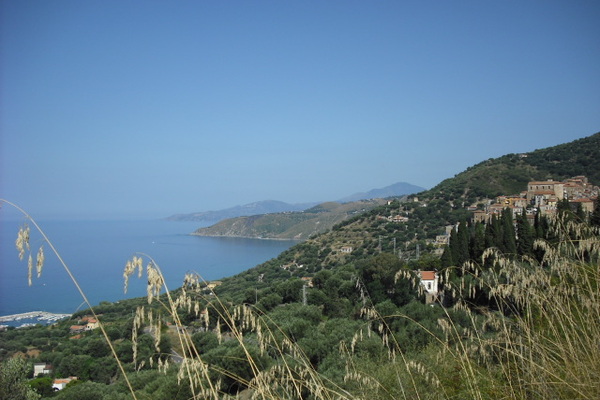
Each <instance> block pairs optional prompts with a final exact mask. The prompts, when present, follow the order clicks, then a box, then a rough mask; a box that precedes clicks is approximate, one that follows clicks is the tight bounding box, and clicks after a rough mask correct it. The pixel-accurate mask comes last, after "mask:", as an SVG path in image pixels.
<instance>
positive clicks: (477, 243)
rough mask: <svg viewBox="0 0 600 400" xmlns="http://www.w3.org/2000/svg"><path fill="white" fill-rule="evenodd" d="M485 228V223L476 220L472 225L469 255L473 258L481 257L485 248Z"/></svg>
mask: <svg viewBox="0 0 600 400" xmlns="http://www.w3.org/2000/svg"><path fill="white" fill-rule="evenodd" d="M485 229H486V227H485V225H484V224H482V223H481V222H477V223H476V224H474V225H473V226H472V229H471V241H470V244H469V255H470V257H471V259H473V260H476V259H478V258H479V257H481V255H482V254H483V251H484V250H485Z"/></svg>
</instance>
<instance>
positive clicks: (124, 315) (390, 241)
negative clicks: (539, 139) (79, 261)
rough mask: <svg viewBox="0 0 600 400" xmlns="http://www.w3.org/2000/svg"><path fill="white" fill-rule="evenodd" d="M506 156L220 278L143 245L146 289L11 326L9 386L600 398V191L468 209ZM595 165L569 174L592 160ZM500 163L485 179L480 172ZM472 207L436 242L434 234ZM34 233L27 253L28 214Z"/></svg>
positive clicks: (3, 343)
mask: <svg viewBox="0 0 600 400" xmlns="http://www.w3.org/2000/svg"><path fill="white" fill-rule="evenodd" d="M598 137H599V136H598V135H594V136H592V137H591V138H588V139H589V140H583V141H582V142H580V143H578V146H583V145H585V146H589V144H590V143H589V141H590V140H597V139H598ZM578 142H579V141H578ZM564 146H567V147H566V149H568V150H569V149H570V150H569V151H567V150H565V151H564V154H567V155H568V154H571V153H570V151H571V150H573V149H575V148H574V147H572V146H571V144H569V145H564ZM559 147H560V146H559ZM556 151H558V153H559V154H561V152H560V149H559V150H553V151H551V152H549V153H547V150H539V151H536V152H533V153H530V154H529V156H528V157H527V160H528V161H527V162H529V161H530V160H532V159H535V157H537V156H538V152H542V153H541V154H546V153H547V154H555V153H556ZM573 151H575V150H573ZM594 151H595V152H596V153H595V154H597V152H599V151H600V146H597V147H595V148H594ZM511 157H512V158H511ZM540 157H541V156H540ZM504 159H505V158H500V159H498V160H504ZM596 159H597V158H596ZM508 160H513V161H516V162H517V163H516V164H515V165H517V166H519V168H520V166H522V164H521V161H522V160H523V158H521V157H518V156H507V157H506V160H505V161H508ZM519 160H521V161H519ZM552 160H554V159H552ZM577 160H579V159H578V158H573V159H571V161H570V162H571V163H577V162H578V161H577ZM585 160H587V158H586V159H585ZM505 161H497V160H496V161H490V162H486V163H483V164H482V165H480V166H476V167H473V168H472V169H470V170H469V171H465V173H463V174H465V175H464V176H463V177H462V178H461V179H456V181H452V180H448V181H444V182H442V184H440V185H439V186H438V187H437V188H434V189H432V190H430V191H427V192H423V193H421V194H419V195H418V197H419V201H418V202H417V201H399V200H398V199H396V200H393V201H390V203H389V204H385V205H380V206H378V207H375V208H373V209H372V210H370V211H366V212H364V213H361V214H357V215H354V216H350V217H349V218H347V219H345V220H343V221H341V222H339V223H338V224H337V225H336V226H335V227H334V228H332V230H331V231H328V232H325V233H321V234H318V235H315V236H313V237H312V238H310V239H309V240H306V241H304V242H302V243H299V244H298V245H296V246H294V247H292V248H290V249H288V250H287V251H285V252H283V253H282V254H281V255H280V256H279V257H277V258H276V259H273V260H270V261H268V262H266V263H264V264H262V265H259V266H257V267H255V268H252V269H250V270H248V271H245V272H243V273H241V274H239V275H237V276H235V277H231V278H228V279H225V280H223V282H222V285H220V286H217V287H216V288H214V290H213V289H209V286H208V285H207V284H206V282H203V281H202V280H201V279H200V278H199V277H198V276H195V275H187V276H186V277H185V283H184V285H183V286H182V287H181V288H179V289H177V290H175V291H172V292H167V291H166V289H165V288H164V282H163V280H162V276H161V274H160V269H159V268H158V266H157V265H156V264H155V263H154V261H153V260H151V259H142V258H139V257H134V259H133V260H131V261H130V262H128V263H127V266H126V271H125V275H126V276H127V279H129V276H130V275H133V274H136V273H137V272H138V271H140V270H142V267H143V265H142V264H146V268H145V270H146V276H145V277H144V279H146V280H147V281H148V298H144V299H132V300H127V301H123V302H119V303H116V304H109V303H102V304H101V305H99V306H97V307H94V310H93V311H91V310H86V311H83V312H81V313H79V314H78V315H74V316H73V318H72V320H71V321H63V322H60V323H58V324H56V325H54V326H51V327H42V326H38V327H33V328H27V329H19V330H15V329H9V330H7V331H6V332H1V333H0V361H1V362H2V368H0V378H1V379H2V382H3V384H2V385H1V386H0V390H1V388H2V387H4V385H5V384H4V382H7V383H6V385H11V386H7V387H14V388H15V389H14V393H17V391H18V390H21V391H23V392H22V393H24V394H23V396H33V397H23V396H22V397H20V398H36V393H37V395H40V396H43V398H49V397H54V398H56V399H79V398H86V399H166V398H168V399H208V398H210V399H224V398H239V399H242V398H261V399H284V398H285V399H289V398H294V399H356V398H369V399H376V400H379V399H382V400H383V399H390V400H391V399H415V398H427V399H497V398H506V399H515V400H521V399H540V400H541V399H550V398H551V399H597V398H598V397H600V381H599V380H598V376H600V363H598V360H599V359H600V348H599V347H598V343H599V341H600V294H599V292H598V288H599V287H600V270H599V265H600V236H599V235H600V228H599V227H598V225H599V224H598V218H597V216H598V214H599V211H598V204H596V208H595V210H594V212H593V213H591V214H590V215H589V216H588V215H585V214H582V213H581V210H577V209H575V210H572V209H571V208H569V207H567V206H566V205H561V206H560V207H559V209H560V212H559V214H558V216H557V217H556V218H541V217H539V216H538V217H537V218H536V220H535V222H534V223H533V224H530V223H529V222H528V220H527V219H525V218H521V217H518V218H517V219H516V220H515V221H513V220H512V218H513V217H512V213H508V212H505V213H502V215H501V216H500V217H499V218H496V219H492V221H490V222H489V223H488V224H487V225H484V224H481V223H470V222H469V221H468V218H467V217H468V214H467V212H466V210H465V205H471V204H473V203H471V200H473V199H474V200H475V202H477V201H479V200H481V199H483V198H489V197H491V196H493V195H494V194H495V193H497V192H498V191H500V190H502V194H506V193H507V192H506V191H504V190H505V189H506V188H507V187H512V185H513V184H512V183H510V182H509V180H510V179H505V176H507V175H508V176H510V173H511V169H510V168H509V167H508V165H509V164H510V163H507V162H505ZM555 161H556V160H554V161H553V162H552V165H554V164H555ZM490 165H498V166H499V167H498V168H496V169H493V168H489V167H490ZM589 165H592V166H593V165H595V164H589ZM589 165H588V166H589ZM579 167H580V168H579V169H577V170H576V172H575V173H569V174H568V175H569V176H570V175H579V174H582V175H588V176H590V177H592V176H593V173H590V171H589V170H587V169H586V168H585V166H583V165H579ZM536 169H537V171H538V172H539V171H541V170H542V169H541V167H537V166H534V165H531V171H534V170H536ZM498 170H502V171H504V173H503V174H500V175H498V176H496V175H494V174H495V173H496V172H497V171H498ZM526 170H527V171H529V169H526ZM482 171H484V172H482ZM485 171H487V172H485ZM486 173H488V174H489V175H488V178H487V179H483V178H481V179H482V181H485V182H486V185H487V186H486V187H484V188H481V187H479V188H472V187H470V186H469V185H471V184H472V182H474V181H473V179H475V177H478V176H482V177H485V176H486V175H485V174H486ZM520 173H521V172H515V174H517V175H518V174H520ZM517 175H515V176H517ZM469 176H470V177H471V178H469V179H466V178H465V177H469ZM463 178H464V179H463ZM541 178H544V177H540V176H535V177H533V179H541ZM557 178H559V177H557ZM478 179H479V178H478ZM519 179H525V177H522V178H519ZM527 180H529V178H527ZM465 182H467V183H465ZM463 185H464V186H463ZM514 187H515V188H517V189H518V190H517V191H520V190H522V189H523V186H518V185H517V184H514ZM475 192H476V194H474V195H472V193H475ZM471 196H475V197H474V198H471ZM329 207H330V206H329V205H321V206H320V207H319V208H318V209H315V210H314V213H327V212H329V211H328V210H329ZM401 217H402V218H401ZM405 218H408V219H405ZM456 224H458V227H457V229H453V230H452V231H451V236H450V242H449V245H448V246H447V247H446V248H445V250H444V252H443V255H442V256H441V257H438V256H436V255H434V254H433V250H434V247H433V246H432V245H431V244H430V242H428V241H426V239H432V238H435V236H436V235H438V234H440V233H442V232H443V229H444V226H445V225H452V226H456ZM19 243H20V248H19V250H20V251H23V254H27V252H29V251H30V249H29V231H28V230H22V231H20V232H19ZM42 258H43V257H42ZM42 263H43V262H42ZM65 267H66V266H65ZM31 268H32V267H31ZM40 268H41V267H40ZM432 269H436V270H437V271H438V275H439V278H440V286H441V291H440V293H439V295H438V297H437V299H436V301H434V302H433V303H431V304H426V299H425V295H424V293H423V288H422V286H421V285H420V284H419V278H420V275H419V270H432ZM132 279H133V278H132ZM87 314H93V315H95V316H96V317H97V318H98V319H99V321H100V322H101V326H102V328H101V329H96V330H92V331H88V332H84V333H82V334H81V336H80V337H74V335H73V334H72V332H70V329H69V328H70V326H71V325H73V324H76V323H77V322H78V320H79V319H80V318H81V317H83V316H84V315H87ZM175 353H176V354H175ZM20 356H22V357H25V358H27V363H29V365H30V364H31V363H32V362H38V361H39V362H48V363H51V364H52V365H53V366H54V372H53V376H52V378H54V377H66V376H71V375H76V376H78V378H79V379H78V380H77V381H74V382H72V383H71V384H69V385H70V386H69V387H67V388H66V389H63V390H61V391H60V392H58V393H54V392H50V391H48V379H46V378H45V377H33V376H32V371H31V369H30V368H28V367H25V365H26V364H24V363H22V362H21V361H14V360H18V357H20ZM19 363H20V364H19ZM26 382H27V383H28V384H27V383H26ZM11 393H12V392H11ZM19 393H21V392H19ZM27 393H29V394H27ZM3 395H4V394H3ZM2 398H4V397H2ZM7 398H10V397H7Z"/></svg>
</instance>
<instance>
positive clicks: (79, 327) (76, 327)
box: [69, 325, 87, 333]
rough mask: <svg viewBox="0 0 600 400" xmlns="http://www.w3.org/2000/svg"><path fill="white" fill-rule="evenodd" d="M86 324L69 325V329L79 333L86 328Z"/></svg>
mask: <svg viewBox="0 0 600 400" xmlns="http://www.w3.org/2000/svg"><path fill="white" fill-rule="evenodd" d="M86 327H87V325H71V327H70V328H69V330H70V331H71V333H80V332H84V331H85V330H86Z"/></svg>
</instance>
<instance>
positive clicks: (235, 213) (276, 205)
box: [167, 200, 319, 222]
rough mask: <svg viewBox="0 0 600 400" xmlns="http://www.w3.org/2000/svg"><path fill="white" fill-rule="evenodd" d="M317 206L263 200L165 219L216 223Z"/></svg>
mask: <svg viewBox="0 0 600 400" xmlns="http://www.w3.org/2000/svg"><path fill="white" fill-rule="evenodd" d="M317 204H319V203H318V202H315V203H302V204H288V203H285V202H283V201H277V200H264V201H257V202H254V203H249V204H245V205H242V206H235V207H231V208H226V209H223V210H217V211H203V212H196V213H191V214H175V215H172V216H170V217H168V218H167V219H169V220H172V221H204V222H218V221H221V220H224V219H227V218H236V217H244V216H250V215H258V214H272V213H281V212H289V211H302V210H305V209H307V208H310V207H313V206H315V205H317Z"/></svg>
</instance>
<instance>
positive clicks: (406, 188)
mask: <svg viewBox="0 0 600 400" xmlns="http://www.w3.org/2000/svg"><path fill="white" fill-rule="evenodd" d="M423 190H425V188H422V187H420V186H415V185H411V184H410V183H406V182H398V183H394V184H393V185H390V186H386V187H384V188H381V189H372V190H369V191H368V192H363V193H355V194H353V195H351V196H347V197H344V198H343V199H340V200H336V201H337V202H340V203H348V202H353V201H359V200H368V199H380V198H386V197H392V196H403V195H405V194H412V193H418V192H421V191H423ZM320 203H322V202H320V201H316V202H314V203H299V204H289V203H285V202H283V201H277V200H264V201H257V202H255V203H250V204H245V205H242V206H235V207H231V208H226V209H224V210H216V211H202V212H196V213H191V214H175V215H172V216H170V217H168V218H167V219H169V220H172V221H199V222H210V223H215V222H219V221H222V220H224V219H229V218H236V217H247V216H251V215H261V214H273V213H283V212H291V211H304V210H306V209H309V208H311V207H314V206H316V205H317V204H320Z"/></svg>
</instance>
